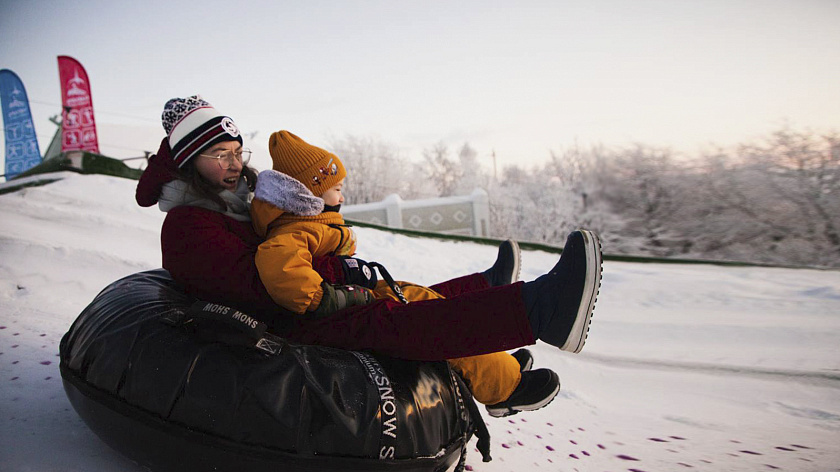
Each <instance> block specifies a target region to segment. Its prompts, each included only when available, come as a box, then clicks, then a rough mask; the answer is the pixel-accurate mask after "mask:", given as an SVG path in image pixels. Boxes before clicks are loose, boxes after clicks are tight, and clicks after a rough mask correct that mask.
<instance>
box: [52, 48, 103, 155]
mask: <svg viewBox="0 0 840 472" xmlns="http://www.w3.org/2000/svg"><path fill="white" fill-rule="evenodd" d="M58 77H59V81H60V82H61V103H62V105H63V111H62V113H61V117H62V120H61V152H65V151H75V150H82V151H91V152H95V153H99V140H98V139H97V137H96V122H95V121H94V119H93V100H92V99H91V95H90V81H88V76H87V72H85V68H84V67H82V65H81V64H79V61H77V60H75V59H73V58H72V57H70V56H58Z"/></svg>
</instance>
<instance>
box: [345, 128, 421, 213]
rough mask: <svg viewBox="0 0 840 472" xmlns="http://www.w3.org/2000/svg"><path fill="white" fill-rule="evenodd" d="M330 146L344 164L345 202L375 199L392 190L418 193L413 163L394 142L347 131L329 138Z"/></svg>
mask: <svg viewBox="0 0 840 472" xmlns="http://www.w3.org/2000/svg"><path fill="white" fill-rule="evenodd" d="M329 149H330V151H332V152H333V153H335V154H336V155H337V156H339V157H340V158H341V161H342V162H343V163H344V165H345V167H346V168H347V173H348V176H347V181H346V192H345V195H346V196H345V198H346V199H347V204H357V203H369V202H377V201H380V200H382V199H384V198H385V197H387V196H388V195H391V194H398V195H400V196H401V197H402V198H406V199H411V198H416V197H417V193H416V188H414V187H413V186H412V181H413V180H414V179H413V178H412V176H413V175H416V174H414V169H413V166H412V165H411V163H410V162H409V161H408V159H405V158H403V157H402V156H401V154H400V152H399V148H398V147H397V146H395V145H393V144H391V143H388V142H385V141H383V140H381V139H379V138H374V137H370V136H366V137H362V136H352V135H347V136H345V137H344V138H340V139H338V138H333V139H331V140H330V141H329Z"/></svg>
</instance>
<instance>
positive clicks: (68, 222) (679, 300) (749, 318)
mask: <svg viewBox="0 0 840 472" xmlns="http://www.w3.org/2000/svg"><path fill="white" fill-rule="evenodd" d="M61 176H63V177H64V180H60V181H58V182H54V183H52V184H49V185H46V186H42V187H33V188H28V189H23V190H20V191H17V192H13V193H9V194H5V195H0V470H3V471H15V472H18V471H38V472H48V471H106V472H110V471H139V470H141V468H140V467H138V466H136V465H134V464H132V463H130V462H129V461H128V460H126V459H124V458H122V457H121V456H120V455H118V454H117V453H115V452H113V451H111V450H110V449H109V448H108V447H107V446H105V445H104V444H103V443H102V442H100V441H99V439H98V438H97V437H96V436H95V435H94V434H93V433H92V432H91V431H90V430H88V429H87V427H86V426H85V425H84V423H82V421H81V420H80V419H79V417H78V416H77V415H76V413H75V411H73V409H72V407H71V406H70V404H69V402H68V401H67V399H66V397H65V396H64V391H63V389H62V386H61V380H60V375H59V373H58V358H57V355H58V354H57V353H58V342H59V340H60V338H61V336H62V334H63V333H64V332H65V331H66V330H67V328H68V327H69V325H70V323H71V322H72V321H73V320H74V319H75V317H76V315H77V314H78V313H79V312H80V311H81V310H82V308H84V306H85V305H86V304H87V303H88V302H89V301H90V300H91V299H92V298H93V297H94V296H95V295H96V293H97V292H98V291H99V290H100V289H102V288H103V287H104V286H105V285H107V284H109V283H110V282H112V281H113V280H115V279H117V278H119V277H122V276H124V275H128V274H130V273H133V272H137V271H140V270H146V269H150V268H155V267H159V266H160V254H159V242H158V235H159V229H160V223H161V221H162V220H163V214H162V213H160V212H159V211H158V210H157V209H142V208H139V207H138V206H136V204H134V199H133V195H134V184H135V183H134V182H132V181H129V180H124V179H117V178H110V177H104V176H81V175H77V174H72V173H63V174H61ZM358 234H359V240H360V245H359V246H360V254H359V255H360V256H361V257H363V258H368V259H374V260H377V261H379V262H383V263H385V264H386V265H387V267H388V268H389V270H390V272H391V273H392V274H394V275H396V276H398V278H402V279H406V280H413V281H416V282H420V283H424V284H432V283H434V282H437V281H440V280H444V279H447V278H450V277H454V276H457V275H461V274H465V273H468V272H474V271H478V270H483V269H484V268H486V266H487V265H488V264H489V263H490V262H491V261H492V260H493V258H494V257H495V249H494V248H491V247H488V246H481V245H474V244H467V243H454V242H442V241H438V240H431V239H415V238H406V237H403V236H398V235H394V234H391V233H387V232H382V231H377V230H371V229H364V228H361V229H359V230H358ZM606 250H607V252H609V248H606ZM374 251H375V252H374ZM554 262H555V256H553V255H550V254H546V253H540V252H526V253H524V254H523V266H524V267H523V274H522V275H523V278H524V279H526V280H529V279H532V278H534V277H536V276H538V275H539V274H540V273H541V271H544V270H546V269H548V268H549V267H551V266H552V265H553V264H554ZM532 350H533V352H534V354H535V355H536V357H537V364H538V366H548V367H551V368H553V369H555V370H556V371H557V372H558V373H559V374H560V377H561V381H562V383H563V390H561V394H560V396H559V397H558V398H557V399H556V400H555V401H554V402H553V403H552V404H550V405H549V406H548V407H546V408H545V409H543V410H540V411H538V412H534V413H526V414H520V415H517V416H513V417H510V419H492V418H489V417H487V418H486V419H487V422H488V425H489V429H490V432H491V434H492V453H493V457H494V460H493V461H492V462H490V463H482V462H481V457H480V455H479V454H478V453H477V452H473V453H471V455H470V456H469V458H468V465H469V469H470V470H475V471H487V472H496V471H522V470H551V471H590V470H591V471H646V472H654V471H681V470H685V471H693V470H694V471H763V470H787V471H823V472H824V471H837V470H840V441H838V439H840V272H838V271H818V270H793V269H768V268H731V267H716V266H707V265H703V266H689V265H667V264H661V265H660V264H631V263H617V262H610V261H607V262H606V264H605V266H604V279H603V286H602V290H601V296H600V297H599V300H598V304H597V306H596V311H595V316H594V318H593V325H592V330H591V332H590V338H589V341H588V342H587V346H586V349H585V350H584V352H583V353H582V354H579V355H571V354H567V353H562V352H559V351H557V350H555V349H553V348H550V347H549V346H547V345H544V344H539V345H537V346H534V347H532Z"/></svg>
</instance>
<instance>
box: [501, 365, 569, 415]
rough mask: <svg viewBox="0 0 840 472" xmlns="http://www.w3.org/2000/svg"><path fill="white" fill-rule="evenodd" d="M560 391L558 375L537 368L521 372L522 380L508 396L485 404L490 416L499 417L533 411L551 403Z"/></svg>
mask: <svg viewBox="0 0 840 472" xmlns="http://www.w3.org/2000/svg"><path fill="white" fill-rule="evenodd" d="M559 391H560V377H558V376H557V374H556V373H554V372H553V371H551V370H549V369H537V370H529V371H526V372H522V380H520V381H519V385H517V386H516V390H514V391H513V393H512V394H511V395H510V397H509V398H508V399H507V400H505V401H503V402H501V403H496V404H495V405H487V407H486V408H487V413H489V414H490V416H493V417H496V418H501V417H503V416H510V415H515V414H517V413H519V412H520V411H533V410H539V409H540V408H542V407H544V406H546V405H548V404H549V403H551V400H554V397H555V396H557V392H559Z"/></svg>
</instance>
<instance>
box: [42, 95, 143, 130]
mask: <svg viewBox="0 0 840 472" xmlns="http://www.w3.org/2000/svg"><path fill="white" fill-rule="evenodd" d="M29 101H30V102H31V103H37V104H39V105H47V106H53V107H56V108H58V109H59V110H61V107H62V105H61V104H60V103H54V102H44V101H41V100H32V99H29ZM96 114H97V115H99V114H103V115H113V116H119V117H122V118H131V119H133V120H138V121H144V122H146V123H154V124H159V123H160V122H159V121H158V120H152V119H149V118H143V117H140V116H135V115H129V114H126V113H117V112H113V111H106V110H100V109H98V108H97V109H96Z"/></svg>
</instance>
